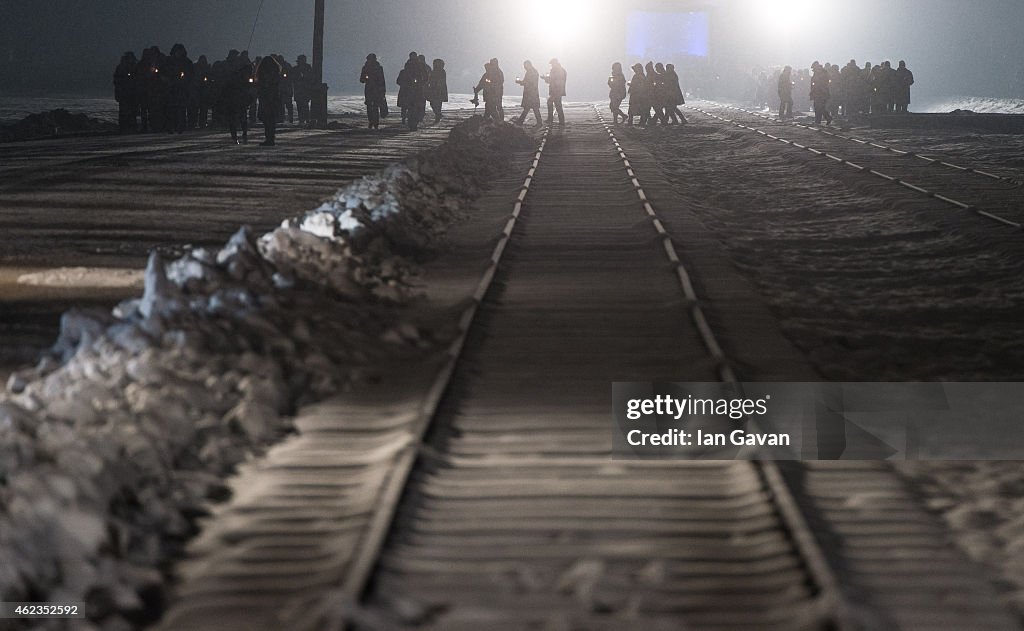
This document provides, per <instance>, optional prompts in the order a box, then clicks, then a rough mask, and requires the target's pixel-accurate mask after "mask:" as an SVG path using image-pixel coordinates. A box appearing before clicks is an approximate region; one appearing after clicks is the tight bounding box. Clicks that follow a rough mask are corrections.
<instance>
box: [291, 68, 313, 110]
mask: <svg viewBox="0 0 1024 631" xmlns="http://www.w3.org/2000/svg"><path fill="white" fill-rule="evenodd" d="M313 83H314V79H313V66H310V65H309V63H308V62H307V61H306V56H305V55H299V58H298V59H296V60H295V66H294V67H293V68H292V86H293V88H294V91H295V109H296V110H297V113H298V115H299V125H309V123H310V120H309V106H310V103H311V102H312V101H313V93H314V92H315V91H316V90H315V88H314V85H313Z"/></svg>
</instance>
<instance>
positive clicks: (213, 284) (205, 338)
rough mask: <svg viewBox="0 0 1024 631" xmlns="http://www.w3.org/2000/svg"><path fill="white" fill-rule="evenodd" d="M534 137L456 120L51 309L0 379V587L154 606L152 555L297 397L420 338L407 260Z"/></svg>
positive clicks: (121, 621)
mask: <svg viewBox="0 0 1024 631" xmlns="http://www.w3.org/2000/svg"><path fill="white" fill-rule="evenodd" d="M533 145H534V141H533V140H532V139H531V138H529V137H528V136H526V135H525V134H524V133H523V132H522V131H520V130H517V129H515V128H513V127H512V126H511V125H504V126H500V127H495V126H491V125H485V124H482V123H481V119H480V118H479V117H477V118H473V119H471V120H469V121H467V122H465V123H462V124H460V125H458V126H456V127H455V128H454V129H453V130H452V132H451V135H450V137H449V139H448V141H447V142H446V143H445V144H444V145H442V146H441V147H438V148H436V149H433V150H430V151H428V152H425V153H423V154H420V155H418V156H415V157H412V158H410V159H408V160H405V161H403V162H402V163H400V164H397V165H394V166H392V167H389V168H388V169H386V170H385V171H383V172H382V173H379V174H377V175H374V176H368V177H365V178H363V179H362V180H358V181H356V182H353V183H352V184H350V185H349V186H347V187H346V188H344V189H342V190H341V191H340V192H339V193H338V194H337V195H335V196H334V198H332V200H330V201H329V202H328V203H326V204H324V205H323V206H322V207H321V208H319V209H317V210H315V211H313V212H312V213H309V214H307V215H306V216H304V217H299V218H296V219H293V220H289V221H286V222H284V224H283V225H282V226H281V227H280V228H278V229H276V230H274V231H272V232H270V233H268V234H266V235H263V236H257V235H254V234H252V233H251V232H250V231H248V230H246V229H242V230H240V231H239V232H238V233H237V234H235V236H234V237H232V238H231V240H230V241H229V242H228V243H227V244H226V245H225V246H224V247H223V248H221V249H219V250H218V251H212V250H206V249H195V250H191V251H189V252H188V253H187V254H185V256H183V257H181V258H180V259H178V260H175V261H172V262H170V263H166V262H165V261H164V260H163V259H162V258H161V257H160V256H159V255H158V254H156V253H154V254H153V255H152V256H151V258H150V260H149V264H148V266H147V268H146V271H145V287H144V291H143V295H142V297H141V298H137V299H132V300H128V301H125V302H123V303H121V304H120V305H119V306H118V307H117V308H116V309H115V310H114V311H113V313H111V314H95V313H90V314H86V313H83V312H76V311H72V312H69V313H67V314H65V316H64V318H63V321H62V326H61V335H60V338H59V340H58V342H57V344H56V345H55V346H54V348H53V349H52V351H51V352H50V353H49V354H47V355H46V356H44V357H43V358H42V360H41V361H40V363H39V364H38V365H37V366H36V367H35V368H33V369H26V370H23V371H20V372H16V373H14V374H13V375H12V376H11V377H10V380H9V383H8V390H9V393H8V394H5V395H2V396H0V507H3V508H2V510H0V600H3V601H8V602H18V601H65V602H68V601H71V602H74V601H79V602H82V601H84V602H86V603H87V611H88V613H89V616H90V618H91V619H92V620H94V621H96V622H97V624H98V625H99V627H100V628H103V629H123V628H132V627H134V626H138V625H139V624H143V623H145V622H146V618H147V616H149V617H151V616H152V615H153V614H154V613H156V612H158V610H159V606H160V604H159V601H160V594H161V591H162V587H163V584H164V576H163V575H162V573H161V569H162V568H165V567H166V564H167V562H168V561H169V560H170V559H171V558H173V557H174V555H175V554H177V553H179V552H180V550H181V549H182V546H183V545H184V543H185V542H186V541H187V540H188V539H189V538H190V537H191V536H192V535H194V534H195V531H196V526H195V519H196V518H197V517H198V516H201V515H203V514H205V513H206V512H207V511H208V506H209V503H210V502H211V501H217V500H221V499H224V497H225V494H226V492H227V491H226V487H225V486H224V484H223V479H224V478H225V477H226V476H228V475H230V473H231V471H232V470H233V468H234V467H235V466H236V465H237V464H238V463H240V462H241V461H243V460H245V459H246V458H250V457H253V455H254V454H258V453H259V452H261V451H262V450H263V449H264V448H265V447H266V446H267V445H269V444H271V443H273V442H274V441H276V440H278V439H279V438H280V436H281V435H282V433H283V432H286V431H287V430H288V428H289V422H288V415H289V414H291V413H293V412H294V411H295V410H296V409H297V408H298V407H299V406H301V405H303V404H305V403H308V402H311V401H314V400H317V399H318V398H322V397H324V396H327V395H329V394H334V393H336V392H338V391H339V390H341V389H343V388H345V387H349V386H350V385H352V384H353V383H355V382H356V381H358V379H360V378H361V375H363V373H364V371H366V370H367V369H368V368H370V367H371V366H372V365H374V362H375V361H380V360H381V359H382V358H385V357H386V358H388V359H389V360H392V361H393V360H395V359H406V360H411V359H414V358H416V357H420V356H422V354H423V353H425V352H427V351H428V350H429V349H430V348H432V347H433V346H434V345H435V344H436V340H433V339H432V338H431V335H430V333H429V332H426V331H421V330H419V329H418V328H417V327H416V326H415V325H413V324H412V323H411V322H409V321H407V320H406V319H405V316H404V315H403V311H402V304H403V299H404V298H405V297H406V294H407V292H406V290H405V289H404V278H405V271H406V270H407V269H409V267H410V266H411V265H413V263H412V258H411V257H415V256H423V255H425V254H426V253H427V252H429V249H430V248H431V246H432V245H433V244H434V242H435V239H436V237H437V236H438V235H439V234H440V233H441V232H442V231H443V230H444V228H445V227H446V226H447V225H448V224H449V223H450V222H451V221H452V220H453V219H454V218H455V217H456V216H458V214H459V213H462V212H465V210H466V207H467V204H468V203H469V202H470V201H471V200H472V199H473V197H474V195H475V194H476V191H477V190H478V187H479V186H480V185H481V184H482V183H483V181H484V178H485V177H486V175H487V174H488V173H489V172H490V171H491V170H492V169H495V168H498V167H500V165H501V164H502V163H503V158H504V157H506V156H507V155H508V153H509V152H510V151H511V150H513V149H515V148H517V147H521V148H525V147H532V146H533ZM53 624H54V626H53V627H51V628H60V623H57V622H54V623H53ZM36 628H39V627H36Z"/></svg>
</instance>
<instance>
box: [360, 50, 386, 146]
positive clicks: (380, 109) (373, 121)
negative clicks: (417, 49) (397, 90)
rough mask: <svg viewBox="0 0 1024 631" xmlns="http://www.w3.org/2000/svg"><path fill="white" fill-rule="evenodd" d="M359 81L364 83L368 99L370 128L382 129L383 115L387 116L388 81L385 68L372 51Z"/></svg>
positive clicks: (364, 91) (367, 108)
mask: <svg viewBox="0 0 1024 631" xmlns="http://www.w3.org/2000/svg"><path fill="white" fill-rule="evenodd" d="M359 82H360V83H362V84H363V85H364V88H363V94H364V95H365V101H366V118H367V120H368V121H369V128H370V129H380V119H381V116H387V113H386V112H387V107H388V102H387V90H388V86H387V82H386V81H385V80H384V68H383V66H381V65H380V62H379V61H377V55H374V54H373V53H370V54H369V55H367V56H366V63H365V64H363V70H362V72H361V73H360V75H359Z"/></svg>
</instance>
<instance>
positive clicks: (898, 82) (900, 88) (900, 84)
mask: <svg viewBox="0 0 1024 631" xmlns="http://www.w3.org/2000/svg"><path fill="white" fill-rule="evenodd" d="M893 83H894V84H895V89H894V93H895V94H894V101H895V103H896V112H897V113H899V114H906V113H907V108H908V106H909V105H910V86H912V85H914V73H913V72H911V71H910V69H909V68H907V62H905V61H901V62H900V67H899V68H897V69H896V74H894V75H893Z"/></svg>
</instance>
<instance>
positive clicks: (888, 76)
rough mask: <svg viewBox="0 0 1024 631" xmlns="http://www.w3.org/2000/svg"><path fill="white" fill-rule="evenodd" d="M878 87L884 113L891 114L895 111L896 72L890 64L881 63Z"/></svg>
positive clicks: (886, 62)
mask: <svg viewBox="0 0 1024 631" xmlns="http://www.w3.org/2000/svg"><path fill="white" fill-rule="evenodd" d="M879 85H880V87H881V89H882V102H883V104H884V108H885V112H886V113H887V114H891V113H893V112H895V111H896V71H895V70H893V67H892V63H891V62H888V61H884V62H882V77H881V81H880V83H879Z"/></svg>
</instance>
